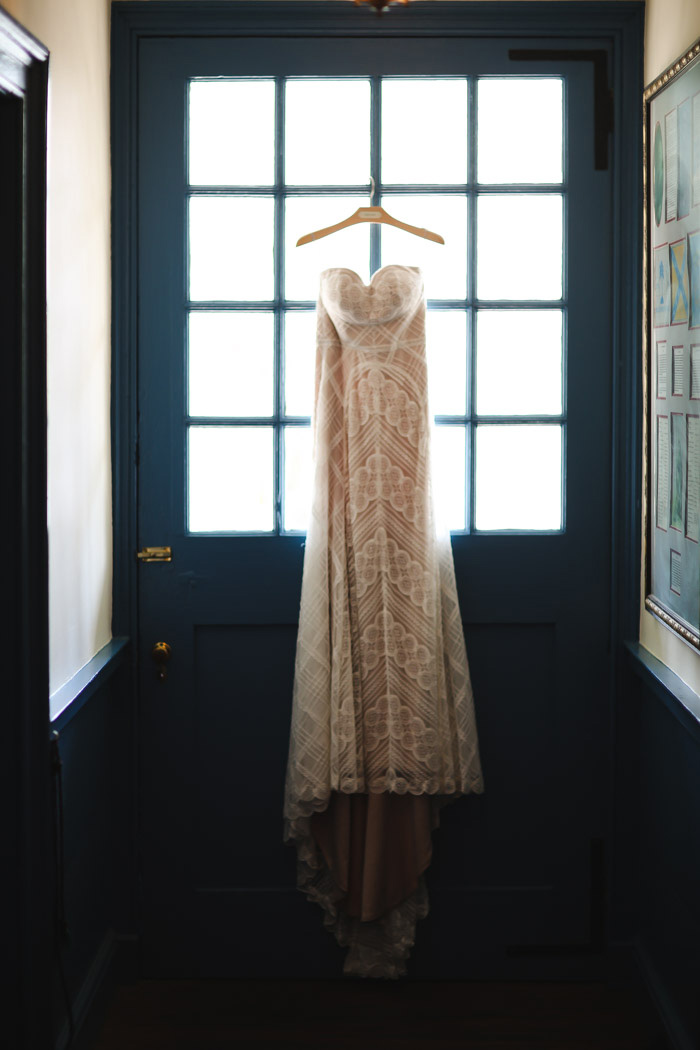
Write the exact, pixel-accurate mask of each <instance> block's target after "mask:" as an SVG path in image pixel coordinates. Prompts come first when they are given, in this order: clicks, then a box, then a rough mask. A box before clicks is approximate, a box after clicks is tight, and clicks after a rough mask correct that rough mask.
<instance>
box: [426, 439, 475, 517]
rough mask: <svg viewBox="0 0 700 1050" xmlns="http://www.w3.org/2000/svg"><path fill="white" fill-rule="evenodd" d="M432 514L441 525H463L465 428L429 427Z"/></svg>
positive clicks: (465, 472)
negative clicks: (430, 438)
mask: <svg viewBox="0 0 700 1050" xmlns="http://www.w3.org/2000/svg"><path fill="white" fill-rule="evenodd" d="M431 437H432V466H433V493H434V496H435V515H436V518H437V521H438V523H439V525H440V526H441V527H442V528H444V529H453V530H455V531H463V530H464V528H465V527H466V520H467V519H466V488H467V470H466V428H465V427H460V426H438V427H433V430H432V435H431Z"/></svg>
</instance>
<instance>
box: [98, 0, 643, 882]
mask: <svg viewBox="0 0 700 1050" xmlns="http://www.w3.org/2000/svg"><path fill="white" fill-rule="evenodd" d="M212 35H215V36H217V37H219V38H220V37H222V36H224V37H225V36H227V35H228V36H231V37H245V36H255V37H257V38H261V37H262V38H264V37H266V36H268V37H272V36H276V37H279V36H290V37H293V36H304V37H313V36H317V37H319V39H323V38H324V37H331V38H332V37H339V36H348V35H351V36H360V37H377V36H379V37H381V38H385V39H387V41H390V40H391V39H396V38H400V37H404V38H405V37H412V38H421V37H426V38H428V37H438V36H444V35H449V36H450V37H451V38H453V37H459V36H462V37H469V38H474V37H477V38H478V37H482V38H485V37H492V38H494V37H496V38H499V37H505V36H508V37H513V36H522V37H533V38H536V39H537V41H538V44H537V46H538V48H541V47H542V46H543V45H542V43H541V41H542V39H543V38H549V39H552V47H553V48H561V47H562V40H564V41H566V46H568V47H571V48H579V49H586V50H588V49H590V50H591V51H595V50H597V49H600V48H602V47H610V50H611V54H612V55H613V65H614V68H613V69H612V70H609V71H608V77H609V82H610V86H611V90H612V93H613V103H612V104H613V126H614V129H615V131H614V135H613V138H612V141H611V143H610V146H611V148H610V151H609V163H610V164H611V165H612V169H613V171H612V179H613V216H614V218H613V224H612V228H611V230H610V241H609V243H610V244H611V251H612V272H613V309H612V316H613V333H612V346H613V361H612V362H611V367H612V462H611V477H612V492H611V505H612V520H611V561H610V566H609V580H610V609H611V627H610V651H611V654H612V659H611V661H610V681H609V702H610V721H609V734H610V739H609V744H610V745H611V746H610V750H609V753H610V754H611V755H612V754H613V750H614V725H615V718H614V706H615V705H614V701H615V682H616V677H617V666H618V662H619V659H620V655H621V651H622V643H623V642H625V641H628V640H636V638H637V636H638V623H639V572H640V558H641V462H642V436H641V435H642V370H641V366H640V361H641V357H640V354H639V349H640V347H641V302H642V300H641V290H642V265H643V252H642V119H641V116H642V110H641V98H642V89H643V65H642V62H643V39H644V5H643V4H642V3H637V2H634V0H632V2H629V0H627V2H612V3H610V2H604V3H602V2H595V0H594V2H584V3H567V4H552V3H543V2H539V0H538V2H532V3H531V2H527V0H526V2H519V3H510V2H505V3H502V2H479V0H477V2H468V3H466V2H464V3H463V2H459V0H458V2H454V0H451V2H441V0H435V2H432V3H430V4H425V5H423V4H415V5H411V6H409V7H407V8H403V7H402V8H401V9H393V10H392V9H390V10H389V11H388V12H385V13H384V15H383V16H381V17H378V16H377V15H376V13H375V12H374V11H373V10H372V9H370V8H367V9H365V8H360V9H358V7H356V6H355V5H353V4H351V3H349V2H348V3H347V4H339V3H338V2H337V0H331V2H328V0H312V2H309V0H281V2H280V0H257V2H256V0H236V2H232V3H227V2H218V3H207V4H203V3H201V2H198V0H177V2H161V3H159V4H143V3H140V2H138V0H136V2H133V0H125V2H122V3H119V4H115V5H113V7H112V73H111V78H112V159H113V167H112V180H113V211H112V214H113V242H112V243H113V358H112V396H113V406H112V427H113V438H112V449H113V453H112V454H113V498H114V612H113V632H114V634H115V635H125V636H126V635H128V636H132V637H134V638H136V637H137V636H138V629H139V624H138V613H137V597H138V590H137V588H138V577H137V562H136V558H135V551H136V539H137V528H136V515H137V505H136V493H137V476H138V460H139V449H138V403H137V374H138V372H137V369H138V363H139V362H138V343H137V326H138V316H137V309H138V301H137V295H136V289H137V283H138V273H137V219H138V213H137V174H138V165H139V156H138V136H137V132H138V125H137V105H138V56H139V44H140V42H141V40H144V39H146V38H152V37H154V36H156V37H157V36H168V37H178V38H180V39H184V38H188V37H191V38H197V37H204V36H212ZM592 148H593V147H592ZM137 652H138V647H137V646H136V645H134V646H132V654H133V659H134V661H135V660H136V655H137ZM582 655H583V656H584V657H585V654H582ZM134 671H136V667H134ZM134 680H135V681H138V675H137V674H136V673H135V674H134ZM138 702H139V701H138V698H137V703H138ZM608 783H609V785H610V795H611V797H612V794H613V771H612V762H611V767H610V769H609V770H608ZM614 815H615V800H614V798H612V804H611V806H610V818H609V825H608V827H609V835H608V840H609V841H610V842H611V843H612V841H613V838H612V829H613V826H614ZM606 864H607V869H608V871H607V875H608V880H607V881H608V885H612V877H611V876H612V871H611V868H612V867H613V865H614V858H613V850H612V849H611V850H610V851H609V852H608V856H607V862H606Z"/></svg>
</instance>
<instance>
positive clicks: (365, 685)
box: [284, 265, 483, 977]
mask: <svg viewBox="0 0 700 1050" xmlns="http://www.w3.org/2000/svg"><path fill="white" fill-rule="evenodd" d="M316 316H317V355H316V389H315V402H314V418H313V437H314V488H313V501H312V509H311V519H310V522H309V527H308V531H307V540H306V549H305V555H304V573H303V580H302V596H301V609H300V614H299V633H298V639H297V654H296V665H295V677H294V695H293V701H292V724H291V733H290V747H289V759H288V764H287V779H286V785H285V804H284V816H285V839H286V841H288V842H290V843H292V844H294V845H295V846H296V850H297V860H298V865H297V882H298V886H299V888H300V889H301V890H302V891H303V892H304V893H305V894H306V895H307V897H308V898H309V899H310V900H314V901H316V902H318V903H319V904H320V905H321V907H322V909H323V913H324V922H325V924H326V926H327V928H328V929H329V930H330V931H331V932H333V933H334V935H335V937H336V939H337V940H338V943H339V944H341V945H343V946H345V947H347V948H348V951H347V955H346V960H345V966H344V972H345V973H346V974H352V975H357V976H365V977H399V976H401V975H402V974H404V973H405V972H406V961H407V959H408V956H409V954H410V951H411V947H412V946H413V943H414V940H415V927H416V922H417V920H418V919H420V918H423V917H424V916H425V915H427V913H428V895H427V890H426V886H425V879H424V874H425V871H426V869H427V868H428V866H429V863H430V857H431V848H432V846H431V834H432V831H433V829H434V828H435V827H436V826H437V824H438V817H439V811H440V808H441V806H443V805H444V804H445V803H446V802H449V801H451V800H452V799H454V798H456V797H458V796H460V795H465V794H468V793H471V792H476V793H479V792H481V791H483V780H482V774H481V765H480V760H479V749H478V741H477V731H476V722H475V717H474V703H473V698H472V691H471V684H470V678H469V669H468V664H467V655H466V650H465V646H464V635H463V631H462V622H461V618H460V613H459V603H458V599H457V588H456V584H455V576H454V566H453V562H452V549H451V546H450V538H449V533H448V532H447V531H446V530H443V529H441V528H439V526H438V523H437V522H436V519H435V511H434V503H433V497H432V482H431V470H430V430H431V421H430V416H429V412H428V383H427V367H426V355H425V298H424V293H423V280H422V276H421V273H420V271H419V270H417V269H415V268H413V267H407V266H399V265H392V266H385V267H383V268H382V269H381V270H379V271H378V272H377V273H376V274H375V275H374V277H373V278H372V281H371V283H370V284H369V285H365V284H364V283H363V282H362V281H361V279H360V278H359V277H358V275H357V274H356V273H354V272H353V271H352V270H346V269H342V268H336V269H332V270H326V271H325V272H324V273H323V274H322V275H321V289H320V295H319V301H318V307H317V315H316Z"/></svg>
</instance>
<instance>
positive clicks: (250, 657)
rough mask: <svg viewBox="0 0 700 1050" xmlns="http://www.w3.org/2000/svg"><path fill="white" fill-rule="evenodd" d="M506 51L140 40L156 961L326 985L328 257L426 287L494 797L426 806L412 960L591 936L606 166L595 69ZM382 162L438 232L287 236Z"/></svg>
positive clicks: (451, 510)
mask: <svg viewBox="0 0 700 1050" xmlns="http://www.w3.org/2000/svg"><path fill="white" fill-rule="evenodd" d="M525 45H526V46H528V47H532V46H533V44H532V41H525ZM522 46H523V41H522V40H520V41H519V40H492V39H482V40H466V39H456V38H440V37H432V38H430V39H410V38H398V37H397V38H394V39H391V40H386V39H382V38H381V37H373V36H372V35H365V36H356V37H352V38H351V37H346V38H338V37H335V38H327V39H319V38H312V37H309V38H303V37H289V38H282V37H279V38H276V37H267V38H265V39H258V38H249V39H240V38H231V37H230V38H214V37H211V38H206V39H196V40H195V39H178V38H170V39H163V38H153V39H150V40H145V41H142V43H141V49H140V52H139V97H138V118H139V122H138V142H137V148H138V157H139V168H138V170H139V175H138V184H137V186H136V194H137V202H138V231H137V243H138V249H137V257H138V258H137V262H138V287H137V291H138V326H137V327H138V418H139V425H138V426H139V434H138V437H139V445H138V449H139V462H138V496H137V498H138V543H139V547H140V548H143V547H146V546H168V547H170V548H171V549H172V560H171V561H166V562H157V561H156V562H146V561H144V562H142V564H141V565H140V567H139V646H140V668H141V670H140V691H141V712H142V716H141V717H142V722H141V732H142V752H141V753H142V763H141V790H142V843H141V852H142V860H143V903H144V972H145V973H146V974H147V975H153V976H186V975H203V976H207V975H218V976H281V977H317V976H325V975H339V974H340V972H341V960H342V955H341V952H340V950H339V949H338V948H337V947H336V945H335V944H334V943H333V942H332V941H331V939H330V938H329V936H328V935H327V934H326V933H325V931H324V930H323V927H322V922H321V914H320V912H319V911H318V909H317V908H315V907H313V906H312V905H311V904H309V903H307V902H306V901H305V900H304V899H303V898H302V897H301V896H300V895H299V894H298V892H297V891H296V889H295V857H294V855H293V852H292V851H291V850H289V849H287V848H285V847H284V846H283V845H282V820H281V807H282V790H283V780H284V771H285V762H286V750H287V738H288V730H289V720H290V709H291V696H292V680H293V666H294V652H295V639H296V630H297V618H298V609H299V596H300V585H301V572H302V563H303V556H304V535H303V525H304V513H305V507H306V502H307V499H308V476H309V475H308V451H309V426H308V425H309V415H310V411H311V400H312V396H313V351H314V347H313V307H314V298H315V294H316V287H317V281H318V272H319V271H320V269H322V268H324V267H325V266H328V265H343V266H347V267H349V268H351V269H354V270H355V271H356V272H357V273H358V274H359V275H360V276H361V277H362V279H363V280H365V281H368V280H369V277H370V275H371V273H373V272H374V271H375V270H376V269H378V268H379V267H380V266H382V265H385V264H387V263H392V262H400V263H404V264H406V265H420V266H421V267H422V268H423V270H424V273H425V275H426V294H427V297H428V333H429V334H428V352H429V367H430V369H431V397H432V399H433V402H432V403H433V410H434V412H435V417H436V428H435V442H434V447H435V450H436V452H435V455H436V461H437V465H438V476H439V484H438V488H439V491H438V494H437V495H438V498H439V500H440V501H441V503H442V506H443V508H444V512H445V514H446V515H447V516H448V518H449V521H450V525H451V527H452V542H453V550H454V559H455V567H456V573H457V582H458V588H459V594H460V603H461V610H462V617H463V622H464V630H465V637H466V643H467V652H468V655H469V659H470V666H471V671H472V678H473V686H474V695H475V703H476V711H477V721H478V727H479V734H480V743H481V753H482V761H483V767H484V776H485V784H486V791H485V794H484V795H483V796H482V797H479V798H467V799H462V800H459V801H458V802H457V803H456V804H454V805H453V806H451V807H448V809H447V810H446V811H444V814H443V822H442V827H441V828H440V830H439V832H438V833H437V834H436V836H435V850H434V859H433V863H432V866H431V868H430V871H429V888H430V894H431V914H430V916H429V918H428V919H427V920H426V921H425V922H423V923H422V924H420V926H419V929H418V940H417V944H416V947H415V950H414V953H413V957H412V960H411V963H410V967H411V971H410V972H411V973H413V974H415V975H420V976H432V977H446V976H473V977H477V976H478V977H506V976H519V975H524V974H527V973H533V972H535V970H533V969H532V967H533V966H539V967H540V969H539V970H538V971H537V972H540V973H546V972H547V966H548V963H547V959H548V958H549V955H548V954H547V953H548V951H549V949H553V948H555V947H556V946H562V945H563V946H565V948H566V950H567V951H569V953H570V954H571V950H570V949H571V946H584V947H585V945H586V944H587V943H588V942H589V941H590V935H591V921H592V917H593V918H595V916H596V915H597V914H598V911H597V909H598V908H599V905H600V899H599V895H598V894H599V889H600V887H599V886H598V885H597V881H596V877H595V871H596V866H595V863H594V864H593V867H592V862H591V858H592V857H593V858H594V859H595V858H596V857H597V858H600V856H601V846H600V844H601V842H602V841H603V840H604V839H605V836H606V831H607V813H606V797H607V793H608V788H609V782H608V721H609V713H608V684H607V683H608V673H609V672H608V640H609V620H610V609H609V569H610V497H609V493H610V462H611V425H610V403H611V375H612V360H611V357H612V355H611V332H612V323H611V300H612V292H611V281H612V279H611V272H612V270H611V258H610V253H611V247H610V244H611V242H610V238H609V236H608V234H607V232H606V231H608V230H609V227H610V219H611V180H610V175H609V172H608V171H606V170H598V169H597V168H596V166H595V154H594V139H595V135H594V130H595V129H594V111H593V99H594V91H593V65H592V63H588V62H580V61H573V60H570V59H567V58H566V57H563V58H562V57H559V58H550V59H547V60H544V59H542V58H540V59H539V60H536V61H533V60H532V59H530V60H525V59H523V60H520V61H514V60H513V59H512V58H510V57H509V50H510V49H512V48H518V47H522ZM370 178H371V180H373V183H374V192H375V198H374V199H375V202H381V203H383V204H384V206H385V207H386V208H387V209H388V210H389V211H390V212H391V213H392V214H394V215H395V216H396V217H397V218H400V219H402V220H404V221H406V222H408V223H412V224H413V225H417V226H424V227H427V228H430V229H433V230H436V231H437V232H440V233H442V234H443V235H444V237H445V241H446V244H445V247H444V248H442V249H438V248H437V247H436V246H435V245H432V244H429V243H428V242H426V241H420V240H418V239H417V238H415V237H411V236H409V235H408V234H405V233H401V232H397V231H395V230H391V229H389V228H387V227H382V228H381V229H380V228H379V227H376V226H373V227H370V226H369V225H363V226H357V227H354V228H353V230H352V231H347V232H346V234H339V235H337V236H336V237H329V238H327V239H326V240H325V241H323V242H319V243H318V245H311V246H308V247H307V248H299V249H297V248H296V247H295V243H296V239H297V237H298V236H299V235H301V234H303V233H306V232H309V231H311V230H315V229H318V228H319V227H322V226H325V225H328V224H330V223H332V222H337V221H339V220H340V219H342V218H344V217H345V216H346V215H348V214H349V213H350V212H351V211H354V209H355V207H357V206H358V205H360V204H362V203H366V202H368V200H369V193H370ZM440 252H442V253H443V254H442V255H441V254H439V253H440ZM304 253H308V254H304ZM157 642H166V643H168V645H169V646H170V647H171V650H172V655H171V658H170V661H169V663H168V665H167V677H166V678H165V680H161V679H160V678H159V675H158V669H157V666H156V664H155V663H154V661H153V660H152V658H151V651H152V648H153V646H154V644H155V643H157ZM592 871H593V872H594V876H593V877H592ZM556 950H559V949H556ZM554 957H555V956H554V955H553V956H552V958H554ZM571 957H572V958H574V959H575V958H576V954H575V950H574V952H573V955H572V956H571ZM582 957H583V956H582ZM533 960H534V962H533ZM553 965H554V964H553V963H552V967H553ZM571 965H572V972H575V969H576V966H575V963H572V964H571Z"/></svg>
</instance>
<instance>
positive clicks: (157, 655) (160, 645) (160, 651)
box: [151, 642, 173, 682]
mask: <svg viewBox="0 0 700 1050" xmlns="http://www.w3.org/2000/svg"><path fill="white" fill-rule="evenodd" d="M172 652H173V651H172V649H171V648H170V646H169V645H168V643H167V642H156V644H155V645H154V646H153V648H152V649H151V656H152V657H153V659H154V660H155V662H156V664H157V665H158V679H159V681H161V682H164V681H165V679H166V678H167V677H168V669H167V664H168V661H169V659H170V657H171V655H172Z"/></svg>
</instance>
